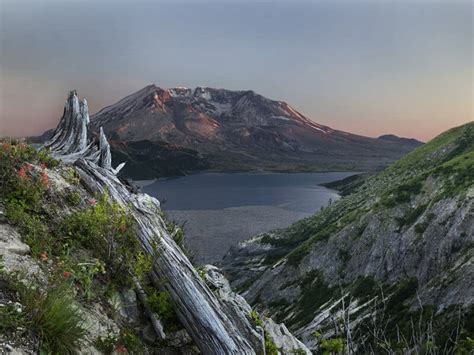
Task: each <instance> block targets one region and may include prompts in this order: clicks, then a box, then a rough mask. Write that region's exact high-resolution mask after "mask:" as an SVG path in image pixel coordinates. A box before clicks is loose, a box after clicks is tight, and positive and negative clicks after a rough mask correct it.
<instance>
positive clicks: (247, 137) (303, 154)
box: [91, 85, 421, 171]
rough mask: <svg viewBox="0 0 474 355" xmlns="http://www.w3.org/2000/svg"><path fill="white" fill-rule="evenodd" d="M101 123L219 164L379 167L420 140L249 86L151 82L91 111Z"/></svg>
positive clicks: (113, 132)
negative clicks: (373, 129) (340, 120)
mask: <svg viewBox="0 0 474 355" xmlns="http://www.w3.org/2000/svg"><path fill="white" fill-rule="evenodd" d="M101 126H102V127H103V128H104V130H105V132H106V133H107V135H108V137H109V138H110V140H111V141H112V146H114V144H113V142H114V141H119V142H122V143H128V142H135V141H143V140H147V141H151V142H158V141H159V142H166V143H168V144H171V145H173V146H176V147H181V148H186V149H190V150H192V151H195V152H197V155H198V156H199V157H201V158H202V159H203V160H204V161H205V162H206V163H207V165H208V166H209V168H210V169H213V170H220V171H223V170H224V171H243V170H272V171H328V170H332V171H334V170H358V171H361V170H373V169H377V168H380V167H383V166H386V165H388V164H389V163H391V162H393V161H394V160H396V159H398V158H400V157H401V156H403V155H404V154H406V153H407V152H409V151H410V150H412V149H413V148H414V147H416V146H418V145H420V144H421V143H418V142H417V141H407V140H402V139H399V140H391V139H376V138H368V137H363V136H359V135H354V134H350V133H347V132H342V131H338V130H335V129H332V128H330V127H327V126H324V125H320V124H318V123H316V122H314V121H312V120H310V119H309V118H307V117H306V116H304V115H303V114H301V113H300V112H298V111H297V110H295V109H294V108H292V107H291V106H290V105H288V104H287V103H285V102H283V101H275V100H270V99H268V98H265V97H263V96H261V95H259V94H257V93H255V92H253V91H251V90H248V91H230V90H225V89H213V88H204V87H197V88H195V89H189V88H172V89H163V88H160V87H157V86H155V85H149V86H147V87H145V88H143V89H141V90H139V91H137V92H136V93H134V94H131V95H129V96H127V97H125V98H123V99H122V100H120V101H118V102H117V103H115V104H113V105H111V106H108V107H105V108H104V109H102V110H100V111H99V112H97V113H96V114H94V115H92V116H91V127H92V128H93V129H94V130H95V131H97V132H98V128H99V127H101ZM118 150H120V149H118ZM145 156H146V157H147V159H149V160H151V159H153V158H154V157H155V156H154V155H153V154H150V155H146V154H145Z"/></svg>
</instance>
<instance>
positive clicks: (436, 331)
mask: <svg viewBox="0 0 474 355" xmlns="http://www.w3.org/2000/svg"><path fill="white" fill-rule="evenodd" d="M473 144H474V123H472V122H471V123H468V124H466V125H464V126H461V127H457V128H454V129H451V130H449V131H447V132H445V133H443V134H442V135H440V136H438V137H437V138H435V139H433V140H432V141H430V142H429V143H427V144H426V145H424V146H422V147H420V148H418V149H416V150H415V151H413V152H412V153H409V154H408V155H407V156H406V157H404V158H402V159H401V160H400V161H398V162H396V163H395V164H394V165H392V166H391V167H389V168H387V169H386V170H385V171H383V172H381V173H379V174H377V175H375V176H372V177H367V178H366V181H365V182H363V183H356V184H355V185H354V186H355V187H354V188H350V189H349V193H348V195H347V196H345V197H343V198H342V199H340V200H339V201H337V202H336V203H334V204H333V205H331V206H329V207H328V208H326V209H325V210H323V211H322V212H320V213H318V214H316V215H315V216H314V217H310V218H307V219H304V220H302V221H299V222H297V223H295V224H294V225H292V226H290V227H289V228H288V229H284V230H277V231H274V232H271V233H265V234H263V235H259V236H256V237H255V238H253V239H250V240H248V241H246V242H243V243H241V244H239V245H238V246H236V247H234V248H233V249H231V251H230V252H229V254H228V255H227V256H226V257H225V258H224V260H223V262H222V267H223V270H224V272H225V275H226V276H228V278H229V280H230V281H231V285H232V286H233V287H234V288H236V289H237V290H238V291H239V292H241V293H242V294H243V296H244V297H245V298H246V299H247V300H248V301H249V302H250V303H251V304H252V305H254V306H256V307H257V309H259V310H260V311H262V312H263V313H264V314H272V315H273V316H275V317H276V319H278V320H280V321H285V323H286V324H287V325H288V326H289V329H290V330H292V331H293V332H295V334H297V335H298V336H300V337H301V339H302V340H303V341H304V342H305V344H306V345H307V346H308V347H310V348H311V349H312V350H313V351H321V350H324V346H327V345H328V342H333V343H331V344H333V345H334V344H335V343H337V344H339V345H340V346H345V347H346V349H347V348H348V349H349V350H350V351H355V352H362V353H381V352H382V353H385V352H390V350H394V349H395V348H396V349H399V350H400V351H401V352H412V353H454V352H457V353H463V352H462V351H467V352H466V353H469V351H472V349H474V344H472V342H471V340H470V339H472V338H473V334H474V325H473V324H472V319H473V316H474V283H473V280H474V253H473V250H474V249H473V248H472V247H473V245H474V185H473V184H474V179H473V176H474V145H473ZM348 183H349V184H350V183H351V181H349V182H348ZM354 190H355V191H354ZM413 324H417V326H416V327H415V326H413Z"/></svg>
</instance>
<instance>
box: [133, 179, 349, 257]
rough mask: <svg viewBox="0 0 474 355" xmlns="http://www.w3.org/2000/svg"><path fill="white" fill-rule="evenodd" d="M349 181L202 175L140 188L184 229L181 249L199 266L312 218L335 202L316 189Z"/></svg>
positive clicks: (331, 192) (147, 183) (335, 196)
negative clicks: (190, 253) (186, 248)
mask: <svg viewBox="0 0 474 355" xmlns="http://www.w3.org/2000/svg"><path fill="white" fill-rule="evenodd" d="M352 175H354V173H353V172H336V173H291V174H286V173H275V172H270V173H263V172H258V173H253V172H252V173H235V174H225V173H209V172H206V173H199V174H192V175H188V176H183V177H178V178H165V179H159V180H151V181H140V183H141V184H142V185H143V188H142V191H143V192H145V193H148V194H150V195H151V196H153V197H156V198H158V199H159V200H160V202H162V208H163V211H164V212H165V213H166V214H167V216H168V218H169V219H171V220H175V221H176V222H177V223H178V224H185V227H184V229H185V235H186V241H187V244H188V245H189V247H190V249H191V250H192V251H193V253H194V254H195V261H196V262H197V264H201V265H202V264H207V263H218V262H219V261H220V260H221V259H222V257H223V256H224V254H225V253H226V252H227V251H228V249H229V248H230V247H232V245H235V244H236V243H238V242H240V241H243V240H245V239H248V238H250V237H253V236H255V235H257V234H260V233H264V232H268V231H271V230H274V229H279V228H286V227H288V226H289V225H291V224H292V223H294V222H296V221H298V220H300V219H303V218H306V217H309V216H311V215H313V214H314V213H317V212H318V211H319V210H320V209H321V208H324V207H326V206H327V205H328V204H329V203H331V202H333V201H336V200H337V199H339V198H340V196H339V194H338V192H337V191H335V190H332V189H329V188H326V187H324V186H322V184H323V183H328V182H331V181H337V180H341V179H344V178H346V177H348V176H352Z"/></svg>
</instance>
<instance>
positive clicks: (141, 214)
mask: <svg viewBox="0 0 474 355" xmlns="http://www.w3.org/2000/svg"><path fill="white" fill-rule="evenodd" d="M88 123H89V116H88V114H87V103H86V102H85V100H84V101H83V102H82V103H79V100H78V98H77V95H76V93H75V92H71V94H70V95H69V98H68V101H67V102H66V106H65V109H64V115H63V117H62V118H61V121H60V123H59V126H58V128H57V129H56V131H55V133H54V135H53V138H52V139H51V141H50V142H48V143H47V144H46V147H48V148H49V149H50V150H51V152H52V154H53V155H54V156H56V157H57V158H59V159H62V160H64V161H66V162H71V163H74V164H75V165H76V167H77V170H78V172H79V174H80V175H81V179H82V182H83V184H84V185H85V186H86V187H87V188H88V189H89V190H90V191H91V192H94V193H105V192H107V193H108V194H109V196H110V198H111V199H112V200H114V201H117V202H118V203H119V204H121V205H122V206H124V207H126V208H129V210H130V212H131V213H132V214H133V216H134V218H135V220H136V222H137V225H138V236H139V238H140V242H141V245H142V247H143V249H144V250H145V251H146V252H147V253H149V254H150V255H152V256H153V259H154V264H153V271H152V272H153V273H154V275H153V276H154V277H152V278H151V279H152V280H160V279H164V280H165V281H166V283H165V285H166V286H165V287H166V289H167V290H168V292H169V293H170V295H171V298H172V299H173V301H174V303H175V305H176V310H177V314H178V317H179V319H180V321H181V323H182V324H183V326H184V327H185V328H186V330H187V331H188V333H189V334H190V336H191V337H192V339H193V340H194V342H195V343H196V345H197V346H198V347H199V349H200V350H201V351H202V352H203V353H204V354H255V353H257V352H261V351H262V348H261V344H262V336H261V334H260V333H258V332H257V331H256V330H255V329H253V327H252V326H251V325H250V323H249V322H248V321H244V319H246V318H248V317H249V315H248V314H238V313H236V314H228V313H227V312H226V308H225V306H224V305H223V304H221V302H220V301H219V299H218V298H217V297H216V296H215V295H214V294H213V293H212V292H211V291H210V289H209V288H208V287H207V285H206V284H205V282H204V281H203V280H202V279H201V277H200V276H199V274H198V273H197V272H196V270H195V269H194V267H193V266H192V264H191V263H190V261H189V260H188V258H187V257H186V256H185V255H184V254H183V252H182V251H181V249H180V248H179V247H178V246H177V245H176V243H175V242H174V241H173V239H172V238H171V237H170V235H169V233H168V231H167V229H166V226H165V222H164V221H163V219H162V218H161V217H160V214H159V213H158V212H159V210H160V203H159V201H158V200H157V199H155V198H153V197H150V196H148V195H146V194H141V193H133V192H132V191H131V189H129V188H128V187H127V186H126V185H125V184H123V183H122V182H121V181H120V180H119V179H118V178H117V176H116V170H114V169H112V167H111V158H110V147H109V144H108V142H107V139H106V137H105V134H104V133H103V131H102V129H101V131H100V137H99V143H98V145H97V143H94V142H89V141H88V137H87V125H88ZM156 286H157V287H159V285H156ZM238 318H241V319H238Z"/></svg>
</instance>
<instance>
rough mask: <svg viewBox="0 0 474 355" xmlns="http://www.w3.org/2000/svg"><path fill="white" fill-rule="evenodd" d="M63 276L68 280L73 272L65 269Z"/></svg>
mask: <svg viewBox="0 0 474 355" xmlns="http://www.w3.org/2000/svg"><path fill="white" fill-rule="evenodd" d="M63 277H64V278H65V279H66V280H67V279H68V278H70V277H71V273H70V272H69V271H64V272H63Z"/></svg>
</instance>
